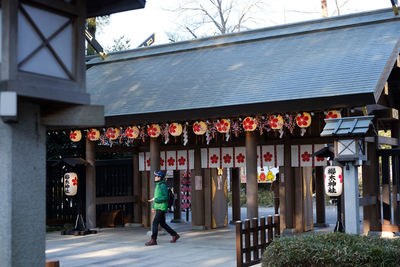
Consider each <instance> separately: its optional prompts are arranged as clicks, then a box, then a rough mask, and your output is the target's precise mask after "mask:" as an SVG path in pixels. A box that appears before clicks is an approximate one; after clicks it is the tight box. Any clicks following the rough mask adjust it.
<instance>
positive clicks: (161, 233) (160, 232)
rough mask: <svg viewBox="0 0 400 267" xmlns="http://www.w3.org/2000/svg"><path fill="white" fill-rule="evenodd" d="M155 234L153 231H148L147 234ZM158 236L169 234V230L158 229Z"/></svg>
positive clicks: (149, 235)
mask: <svg viewBox="0 0 400 267" xmlns="http://www.w3.org/2000/svg"><path fill="white" fill-rule="evenodd" d="M152 234H153V232H152V231H147V234H146V235H147V236H148V237H151V235H152ZM157 235H158V236H163V235H167V232H166V231H164V230H158V234H157Z"/></svg>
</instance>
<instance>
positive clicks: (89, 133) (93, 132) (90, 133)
mask: <svg viewBox="0 0 400 267" xmlns="http://www.w3.org/2000/svg"><path fill="white" fill-rule="evenodd" d="M87 136H88V138H89V140H93V139H95V138H96V131H90V132H88V135H87Z"/></svg>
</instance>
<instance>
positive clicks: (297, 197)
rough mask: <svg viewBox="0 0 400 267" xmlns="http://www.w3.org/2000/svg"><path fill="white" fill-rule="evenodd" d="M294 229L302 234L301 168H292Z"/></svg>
mask: <svg viewBox="0 0 400 267" xmlns="http://www.w3.org/2000/svg"><path fill="white" fill-rule="evenodd" d="M293 178H294V201H295V205H294V228H295V229H296V231H297V232H298V233H302V232H304V209H303V205H304V199H303V173H302V168H301V167H296V168H294V177H293Z"/></svg>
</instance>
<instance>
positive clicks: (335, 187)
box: [324, 166, 343, 197]
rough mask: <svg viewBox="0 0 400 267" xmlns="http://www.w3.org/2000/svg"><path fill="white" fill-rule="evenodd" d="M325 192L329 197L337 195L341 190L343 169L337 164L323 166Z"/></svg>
mask: <svg viewBox="0 0 400 267" xmlns="http://www.w3.org/2000/svg"><path fill="white" fill-rule="evenodd" d="M324 181H325V194H327V195H328V196H330V197H338V196H340V195H341V194H342V190H343V171H342V168H341V167H339V166H328V167H325V172H324Z"/></svg>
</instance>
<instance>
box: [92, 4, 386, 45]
mask: <svg viewBox="0 0 400 267" xmlns="http://www.w3.org/2000/svg"><path fill="white" fill-rule="evenodd" d="M179 1H182V0H147V1H146V6H145V8H144V9H140V10H133V11H127V12H121V13H117V14H113V15H111V17H110V24H109V25H108V26H105V27H103V29H102V30H101V32H98V33H97V34H96V39H97V40H98V41H99V43H100V44H101V45H102V46H103V47H105V48H107V47H111V46H112V44H113V40H114V39H117V38H119V37H120V36H122V35H124V36H126V37H127V38H129V39H130V40H131V48H135V47H137V46H138V45H139V44H140V43H142V42H143V41H144V40H145V39H146V38H147V37H149V36H150V35H151V34H153V33H155V43H154V44H153V45H159V44H164V43H169V42H170V41H169V40H168V37H167V35H166V32H176V31H177V28H178V25H179V22H181V21H182V18H181V17H179V16H178V14H177V13H176V12H171V11H170V10H175V9H176V8H177V7H178V4H179ZM198 1H199V2H206V1H207V2H208V0H198ZM238 1H239V3H240V1H247V0H238ZM336 1H337V3H338V4H339V6H341V5H343V6H342V7H341V8H340V12H341V14H349V13H355V12H362V11H368V10H375V9H381V8H391V3H390V0H336ZM265 2H266V4H265V5H264V8H263V9H261V10H259V11H258V12H255V13H254V14H253V16H254V17H257V18H258V20H257V23H254V25H251V27H252V28H253V29H256V28H263V27H269V26H274V25H280V24H286V23H293V22H298V21H304V20H312V19H319V18H321V0H302V1H299V0H265ZM265 14H266V15H267V16H265ZM328 14H329V16H335V15H337V13H336V3H335V0H328Z"/></svg>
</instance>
